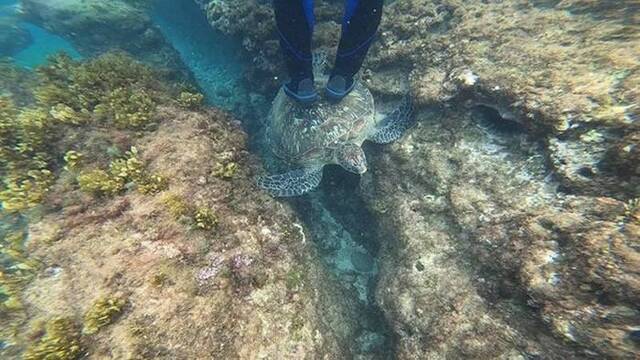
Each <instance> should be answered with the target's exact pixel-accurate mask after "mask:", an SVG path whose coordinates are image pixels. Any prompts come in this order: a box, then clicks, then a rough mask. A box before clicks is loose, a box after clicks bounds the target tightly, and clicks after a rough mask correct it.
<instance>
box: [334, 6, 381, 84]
mask: <svg viewBox="0 0 640 360" xmlns="http://www.w3.org/2000/svg"><path fill="white" fill-rule="evenodd" d="M382 5H383V0H347V2H346V4H345V10H344V19H343V21H342V35H341V38H340V45H339V46H338V54H337V56H336V63H335V66H334V69H333V73H332V75H341V76H343V77H345V78H347V79H350V78H352V77H353V76H354V75H355V74H356V73H357V72H358V71H360V67H361V66H362V63H363V62H364V59H365V57H366V55H367V52H368V51H369V47H370V46H371V43H372V42H373V40H374V38H375V35H376V32H377V31H378V26H379V25H380V19H381V18H382Z"/></svg>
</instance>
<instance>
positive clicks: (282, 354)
mask: <svg viewBox="0 0 640 360" xmlns="http://www.w3.org/2000/svg"><path fill="white" fill-rule="evenodd" d="M171 102H172V101H168V103H171ZM155 119H156V123H157V127H156V129H155V130H154V131H148V132H143V133H139V132H138V131H135V130H129V131H123V130H120V129H117V128H115V127H113V126H111V128H109V129H108V130H105V129H104V128H103V127H100V126H96V127H92V126H88V125H83V126H82V129H83V131H82V134H80V135H76V134H73V133H70V134H68V135H69V136H70V137H71V139H68V140H69V141H71V140H73V144H74V149H75V150H73V151H75V153H74V152H72V153H69V152H67V151H68V150H67V151H65V152H62V153H61V155H60V157H61V158H62V157H64V154H66V155H67V159H68V160H71V159H72V158H76V157H75V156H72V155H75V154H82V156H81V157H80V161H79V163H78V165H77V168H76V170H73V171H69V172H62V173H61V174H60V175H59V176H57V177H56V178H55V182H54V184H53V185H52V187H51V191H50V192H49V194H48V195H47V198H46V201H45V203H44V205H45V206H44V208H43V210H42V211H41V212H40V214H39V216H38V217H33V218H30V222H29V238H30V240H29V242H28V243H27V246H28V253H29V254H30V257H32V258H34V259H38V260H39V262H40V264H41V265H40V266H39V267H37V269H36V270H34V272H35V273H36V275H37V276H35V277H32V278H30V279H29V281H26V282H25V283H23V284H22V285H21V286H20V291H19V295H20V299H21V304H22V307H23V309H24V312H25V313H28V314H29V317H28V320H29V322H32V323H33V322H37V321H41V320H39V319H42V320H45V321H46V319H49V318H51V317H52V316H58V317H65V318H75V319H82V318H83V317H84V319H85V330H84V332H82V333H81V334H80V335H79V338H78V339H79V340H78V341H79V342H70V343H69V344H82V345H81V348H82V353H83V354H84V353H86V354H87V356H89V357H100V356H103V355H104V354H109V356H113V357H116V358H140V357H146V358H161V359H162V358H166V359H171V358H182V357H186V358H201V357H210V356H211V354H216V357H220V358H235V357H237V358H247V359H251V358H257V357H260V356H267V357H273V358H291V357H298V356H301V357H303V358H306V357H310V358H313V357H319V356H325V355H329V356H332V357H334V358H340V357H342V356H343V354H348V352H349V350H348V349H349V347H350V344H351V343H353V341H354V339H353V334H354V333H355V329H353V328H352V327H351V325H350V324H351V323H355V321H352V320H350V321H345V317H344V316H345V314H350V313H352V312H350V310H349V309H350V307H351V306H352V305H351V304H350V303H349V300H348V298H347V297H344V296H341V293H340V291H341V290H340V288H339V287H338V286H337V285H336V283H335V282H334V280H333V279H332V277H331V275H330V274H328V273H326V272H325V271H324V270H323V267H322V266H321V265H320V264H319V262H318V259H317V255H316V254H315V250H314V248H313V245H312V244H310V243H308V242H305V241H304V239H305V237H304V231H305V230H304V229H303V228H302V227H300V228H298V227H296V226H294V224H295V222H296V221H298V220H297V218H296V216H295V214H294V213H293V212H292V211H291V210H290V209H288V208H287V207H282V206H281V205H280V204H278V203H277V202H276V201H274V200H273V199H271V198H270V197H268V196H267V195H266V194H263V193H261V192H259V191H257V190H256V189H255V187H254V185H253V175H254V174H255V173H256V172H257V171H259V169H258V164H257V161H256V159H255V158H254V157H253V156H252V155H250V154H249V153H248V151H247V147H246V146H247V145H246V139H245V135H244V134H243V132H242V130H241V129H240V128H239V127H238V124H237V121H235V120H233V119H232V118H230V117H229V116H228V115H226V114H224V113H222V112H219V111H216V110H199V111H198V112H192V111H185V110H183V109H180V108H178V107H167V106H164V105H161V106H159V107H158V108H157V110H156V115H155ZM113 143H117V144H120V145H122V144H127V145H128V146H129V147H130V148H134V149H136V151H135V152H136V154H137V156H136V158H137V159H139V161H140V162H141V163H143V164H146V168H147V169H148V171H149V172H150V173H161V174H162V173H167V174H168V173H170V174H171V177H168V178H167V180H166V181H167V182H166V186H167V188H166V190H164V191H161V192H159V193H150V194H142V193H140V192H138V191H134V190H133V189H132V188H128V187H125V189H124V190H123V191H121V192H119V193H118V194H115V195H113V196H108V197H95V196H88V195H87V194H86V193H84V192H83V191H82V189H80V188H79V187H78V186H77V185H76V184H75V181H74V179H75V178H76V176H77V175H76V174H78V173H81V172H82V170H83V169H90V168H88V166H98V167H99V168H102V169H104V167H103V166H105V165H108V164H109V162H110V161H113V158H112V157H114V156H115V159H122V158H127V157H128V156H130V154H129V155H127V154H126V153H125V154H124V155H123V154H122V153H120V152H119V151H118V150H116V149H113V150H110V148H111V147H112V146H113ZM62 148H66V147H64V146H62ZM119 148H123V146H119ZM125 148H126V147H125ZM109 154H111V155H109ZM68 163H69V161H67V164H68ZM196 163H197V164H198V166H194V164H196ZM218 163H222V164H231V163H233V164H236V166H235V167H234V169H235V170H234V175H233V177H232V178H223V177H219V176H216V175H213V173H214V168H215V166H216V164H218ZM94 164H95V165H94ZM126 168H127V169H128V167H126ZM109 171H110V170H109ZM109 171H105V172H107V173H109ZM127 171H128V170H127ZM185 217H186V218H191V219H190V220H189V221H188V222H187V223H185V221H183V220H184V218H185ZM199 223H201V224H202V226H201V227H202V228H204V229H209V228H212V227H213V224H215V229H214V230H213V231H203V230H201V229H198V225H197V224H199ZM292 273H296V274H298V275H295V278H296V279H301V280H299V281H292V280H291V278H292V275H291V274H292ZM294 282H295V284H294ZM69 294H73V296H69ZM96 294H114V295H113V296H112V295H105V296H104V297H99V298H98V299H97V300H96ZM122 299H126V304H127V305H126V311H122V309H123V308H122V306H123V305H124V303H123V301H122ZM115 316H117V321H116V318H115ZM0 321H1V322H2V327H3V328H6V329H11V330H12V331H9V333H10V335H8V336H7V337H5V338H4V339H5V342H4V347H3V348H2V349H0V356H3V357H17V356H18V355H19V354H20V353H21V351H23V350H24V349H25V348H29V346H28V344H30V343H31V344H33V345H32V348H34V349H41V348H42V349H44V348H45V346H46V347H47V348H48V347H50V346H52V345H42V346H41V345H38V344H40V343H43V344H44V343H46V344H51V341H49V339H48V337H44V338H42V340H35V343H34V340H33V337H29V336H27V335H26V334H27V333H28V332H26V331H25V328H27V327H28V326H29V324H28V323H27V322H25V321H24V318H23V320H19V319H18V320H16V321H13V322H11V323H10V324H7V323H6V319H4V318H3V319H2V320H0ZM106 324H109V326H104V325H106ZM80 325H81V324H80V323H79V322H78V323H75V325H74V326H80ZM69 326H71V325H70V324H69ZM65 328H67V326H66V325H65ZM98 330H99V331H98ZM51 336H52V337H60V336H61V335H57V334H55V333H54V334H53V335H51ZM3 337H4V335H3ZM74 338H75V337H74ZM74 341H75V340H74ZM73 346H75V345H73ZM78 346H80V345H78ZM74 348H75V347H74ZM43 351H44V350H38V351H37V352H35V350H28V354H32V353H33V354H36V353H38V354H42V353H43ZM52 351H61V352H62V351H67V352H68V351H69V350H65V349H59V350H58V349H53V350H52ZM68 353H69V354H70V355H69V356H68V358H73V354H74V353H71V352H68ZM332 354H333V355H332ZM34 356H35V355H34Z"/></svg>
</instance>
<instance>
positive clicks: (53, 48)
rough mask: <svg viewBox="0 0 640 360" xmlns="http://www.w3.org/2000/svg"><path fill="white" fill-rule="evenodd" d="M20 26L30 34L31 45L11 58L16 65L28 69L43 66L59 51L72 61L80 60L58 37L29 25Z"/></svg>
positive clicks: (75, 52)
mask: <svg viewBox="0 0 640 360" xmlns="http://www.w3.org/2000/svg"><path fill="white" fill-rule="evenodd" d="M20 26H22V27H24V28H25V29H27V30H28V31H29V32H30V33H31V37H32V38H33V43H31V45H30V46H29V47H27V48H26V49H24V50H22V51H20V52H18V53H17V54H16V55H14V56H13V60H14V62H15V63H16V64H18V65H20V66H23V67H26V68H30V69H31V68H35V67H37V66H39V65H41V64H43V63H44V62H45V61H46V60H47V58H48V57H49V56H50V55H53V54H56V53H58V52H61V51H64V52H66V53H67V54H68V55H69V56H71V57H72V58H73V59H81V58H82V55H80V53H79V52H78V51H77V50H76V49H75V48H74V47H73V45H71V43H70V42H68V41H67V40H65V39H63V38H61V37H60V36H58V35H55V34H52V33H50V32H48V31H47V30H45V29H43V28H41V27H39V26H37V25H34V24H31V23H27V22H23V23H21V24H20Z"/></svg>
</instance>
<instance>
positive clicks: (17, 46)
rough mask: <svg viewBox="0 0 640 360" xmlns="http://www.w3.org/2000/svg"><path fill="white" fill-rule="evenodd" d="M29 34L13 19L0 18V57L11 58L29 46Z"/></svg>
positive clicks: (30, 39) (30, 40)
mask: <svg viewBox="0 0 640 360" xmlns="http://www.w3.org/2000/svg"><path fill="white" fill-rule="evenodd" d="M32 41H33V39H32V38H31V34H30V33H29V32H28V31H27V30H25V29H23V28H21V27H20V26H18V23H17V21H15V19H12V18H9V17H0V57H2V56H11V55H14V54H15V53H17V52H18V51H20V50H22V49H24V48H26V47H27V46H29V44H31V42H32Z"/></svg>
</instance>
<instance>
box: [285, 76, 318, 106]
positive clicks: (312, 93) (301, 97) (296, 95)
mask: <svg viewBox="0 0 640 360" xmlns="http://www.w3.org/2000/svg"><path fill="white" fill-rule="evenodd" d="M283 89H284V92H285V94H287V95H288V96H289V97H290V98H292V99H293V100H295V101H297V102H299V103H300V104H303V105H309V104H312V103H313V102H315V101H316V100H318V93H317V92H316V88H315V87H314V85H313V80H312V79H309V78H307V79H302V80H300V81H295V80H292V81H291V82H289V83H287V84H284V86H283Z"/></svg>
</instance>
